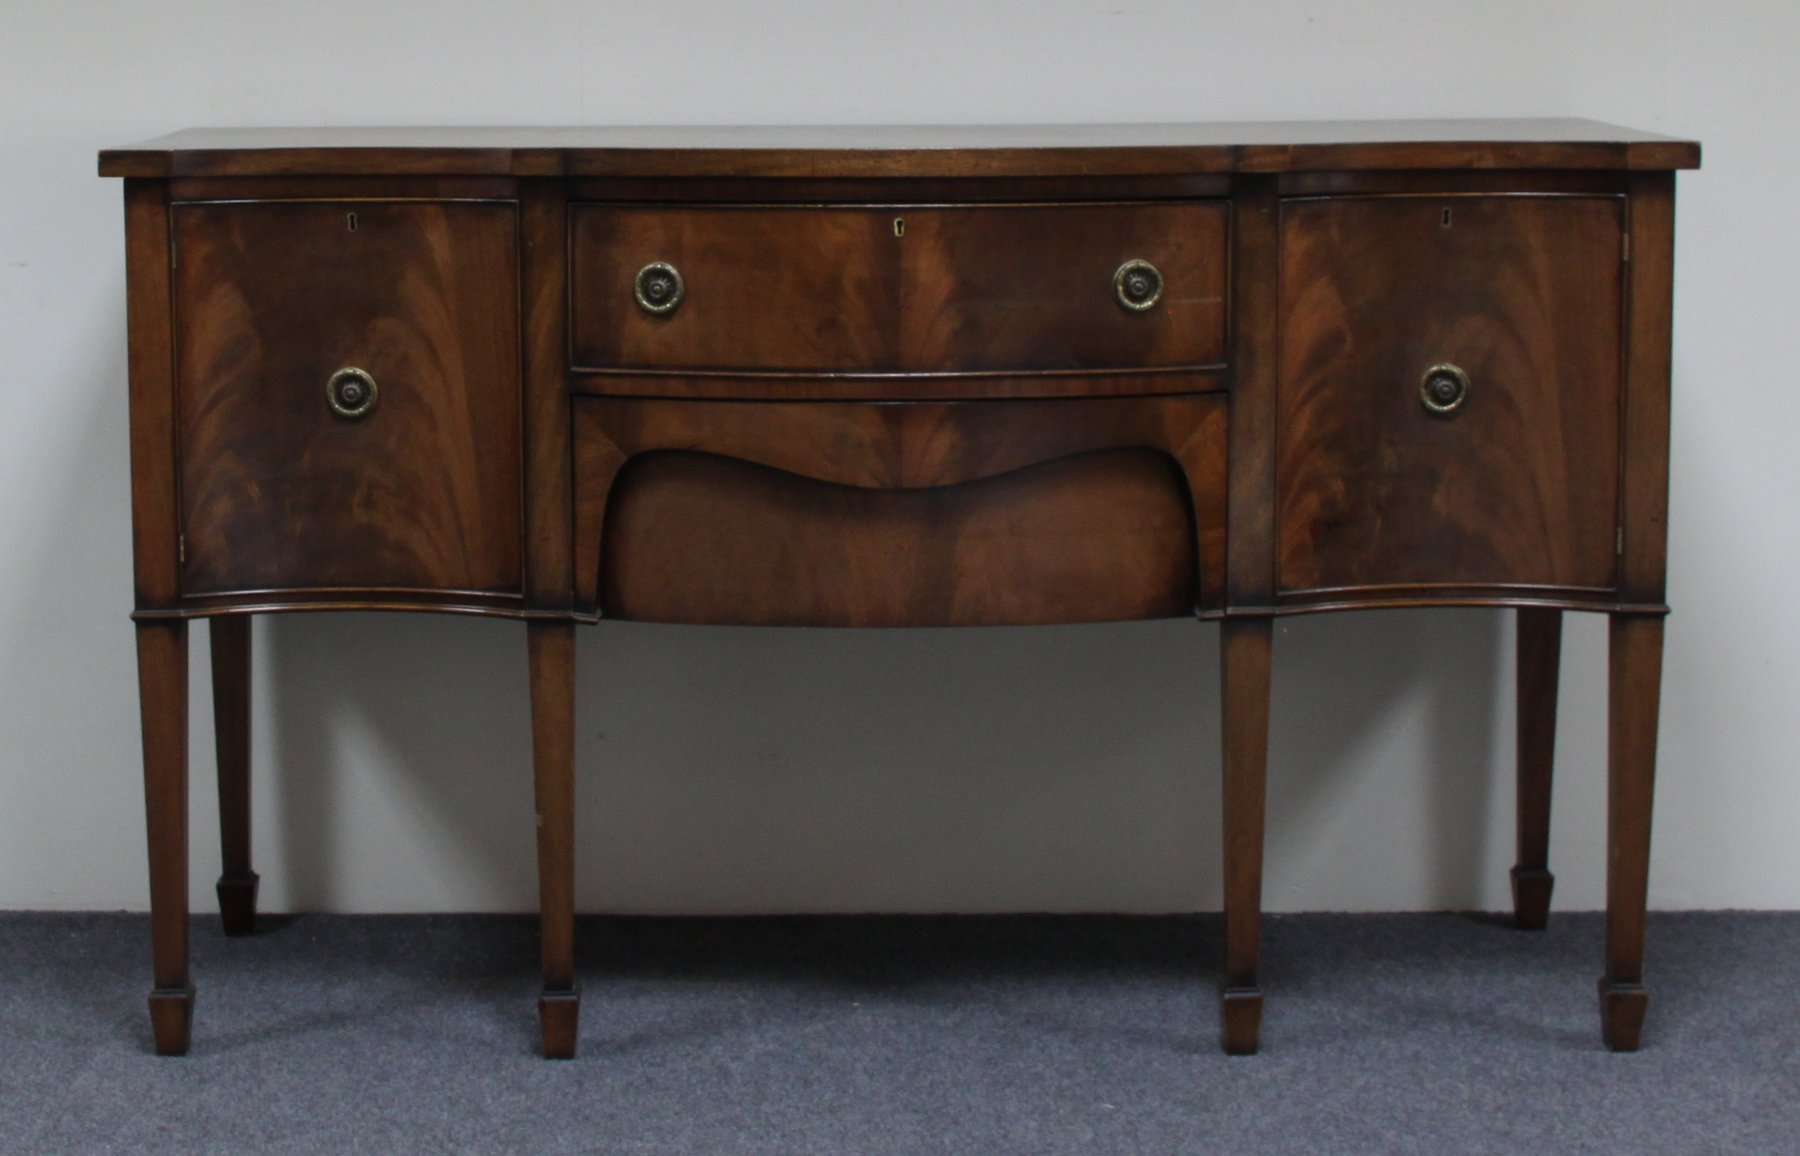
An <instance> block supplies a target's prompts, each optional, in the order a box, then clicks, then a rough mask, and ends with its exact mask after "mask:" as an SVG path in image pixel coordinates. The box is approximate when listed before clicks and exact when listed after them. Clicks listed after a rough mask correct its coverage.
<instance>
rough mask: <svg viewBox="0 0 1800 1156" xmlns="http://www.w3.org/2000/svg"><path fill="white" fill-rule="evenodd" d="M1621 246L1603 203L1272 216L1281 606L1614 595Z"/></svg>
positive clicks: (1479, 203) (1313, 205) (1534, 201)
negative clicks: (1444, 596)
mask: <svg viewBox="0 0 1800 1156" xmlns="http://www.w3.org/2000/svg"><path fill="white" fill-rule="evenodd" d="M1623 227H1624V206H1623V201H1622V199H1620V198H1616V197H1609V196H1449V197H1428V196H1425V197H1419V196H1406V197H1342V198H1322V199H1317V200H1296V201H1291V202H1288V203H1287V204H1285V205H1284V206H1283V207H1282V210H1281V318H1282V327H1283V328H1282V334H1281V342H1280V350H1281V369H1280V379H1279V380H1280V384H1279V387H1278V410H1277V424H1278V433H1277V451H1276V503H1277V517H1278V523H1279V525H1278V546H1277V585H1278V587H1279V588H1280V590H1281V591H1283V592H1284V593H1286V594H1289V595H1295V594H1301V593H1304V592H1307V591H1313V592H1321V591H1353V590H1358V589H1381V588H1407V587H1415V588H1422V587H1457V586H1465V587H1494V586H1523V587H1553V588H1563V589H1576V590H1607V589H1611V588H1613V587H1614V586H1615V584H1616V557H1617V551H1616V545H1615V542H1616V538H1615V535H1616V532H1617V525H1618V521H1617V519H1618V476H1619V405H1620V376H1621V365H1620V342H1621V324H1622V318H1621V309H1622V307H1621V301H1622V280H1621V279H1622V273H1623V268H1624V266H1623V254H1622V248H1623ZM1439 366H1442V367H1446V368H1443V369H1439V370H1437V372H1436V374H1435V375H1433V368H1434V367H1439ZM1459 373H1460V375H1461V376H1459ZM1428 379H1429V380H1428ZM1465 380H1466V389H1465Z"/></svg>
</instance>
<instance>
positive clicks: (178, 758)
mask: <svg viewBox="0 0 1800 1156" xmlns="http://www.w3.org/2000/svg"><path fill="white" fill-rule="evenodd" d="M187 654H188V651H187V623H186V622H184V621H181V620H180V619H173V620H164V621H155V622H139V623H138V624H137V655H138V709H139V712H140V714H141V716H142V723H143V731H144V818H145V826H146V828H147V835H148V841H149V849H150V949H151V958H152V962H153V969H154V973H155V977H156V986H155V988H153V989H152V990H151V992H150V1029H151V1032H152V1034H153V1035H154V1036H155V1039H156V1053H157V1054H158V1055H161V1056H182V1055H186V1054H187V1050H188V1039H189V1035H190V1032H191V1029H192V1027H193V1020H194V985H193V984H192V983H190V982H189V980H188V764H187V755H188V751H187V739H188V662H187Z"/></svg>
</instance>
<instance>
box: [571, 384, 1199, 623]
mask: <svg viewBox="0 0 1800 1156" xmlns="http://www.w3.org/2000/svg"><path fill="white" fill-rule="evenodd" d="M1227 404H1228V403H1227V401H1226V399H1225V397H1224V396H1222V395H1220V394H1212V395H1194V396H1184V397H1142V398H1073V399H1057V400H1046V401H1023V400H1013V401H955V402H918V403H914V404H907V405H893V404H884V403H879V402H877V403H860V402H842V401H832V402H793V403H783V404H763V403H757V402H734V401H704V402H691V401H672V400H663V399H655V400H650V399H635V398H597V397H596V398H580V399H577V400H576V401H575V403H574V411H573V422H572V426H573V433H574V441H575V447H574V448H575V453H574V472H575V535H574V547H575V559H576V561H575V571H576V581H575V586H576V605H577V606H578V607H581V608H583V609H585V610H588V611H597V612H598V613H600V614H602V615H604V616H606V617H609V618H622V619H635V620H639V621H647V622H686V623H736V624H739V625H789V626H982V625H985V626H998V625H1020V624H1028V623H1053V622H1091V621H1107V620H1117V619H1134V618H1164V617H1177V616H1187V615H1191V614H1193V613H1194V612H1195V611H1196V609H1201V610H1208V609H1211V610H1216V609H1218V608H1219V607H1221V606H1222V605H1223V595H1224V569H1225V499H1226V492H1225V469H1226V460H1225V453H1226V407H1227Z"/></svg>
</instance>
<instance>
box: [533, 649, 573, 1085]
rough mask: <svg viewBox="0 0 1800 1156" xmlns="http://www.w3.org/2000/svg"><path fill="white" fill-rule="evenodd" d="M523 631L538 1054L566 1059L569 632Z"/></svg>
mask: <svg viewBox="0 0 1800 1156" xmlns="http://www.w3.org/2000/svg"><path fill="white" fill-rule="evenodd" d="M526 630H527V632H528V646H529V651H530V661H531V738H532V767H533V773H532V778H533V782H534V784H535V793H536V798H537V845H538V905H539V920H540V928H541V934H542V938H543V964H544V991H543V995H542V997H541V998H540V999H539V1001H538V1018H539V1026H540V1027H541V1029H542V1031H543V1037H544V1055H545V1056H547V1057H549V1058H551V1059H565V1060H566V1059H570V1058H572V1057H573V1056H574V1055H575V1037H576V1025H577V1023H578V1022H579V1020H580V1014H581V997H580V996H579V995H578V994H577V993H576V990H575V628H574V626H573V624H571V623H568V622H532V623H530V624H529V625H528V626H527V627H526Z"/></svg>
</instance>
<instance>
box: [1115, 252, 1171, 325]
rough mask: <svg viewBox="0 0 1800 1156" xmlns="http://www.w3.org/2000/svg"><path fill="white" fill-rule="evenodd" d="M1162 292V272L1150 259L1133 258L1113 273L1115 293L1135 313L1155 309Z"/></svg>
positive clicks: (1122, 303)
mask: <svg viewBox="0 0 1800 1156" xmlns="http://www.w3.org/2000/svg"><path fill="white" fill-rule="evenodd" d="M1162 294H1163V277H1162V273H1161V272H1160V271H1159V270H1158V269H1157V267H1156V266H1155V265H1152V264H1151V263H1150V262H1148V261H1144V260H1140V259H1137V258H1133V259H1132V260H1130V261H1127V262H1125V263H1124V264H1123V265H1120V266H1119V271H1118V272H1117V273H1114V274H1113V295H1114V296H1115V297H1117V298H1118V299H1119V304H1121V305H1123V306H1124V307H1125V308H1127V309H1129V310H1131V311H1132V312H1134V313H1142V312H1144V311H1145V310H1148V309H1154V308H1155V307H1156V303H1157V302H1158V301H1161V300H1162Z"/></svg>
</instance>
